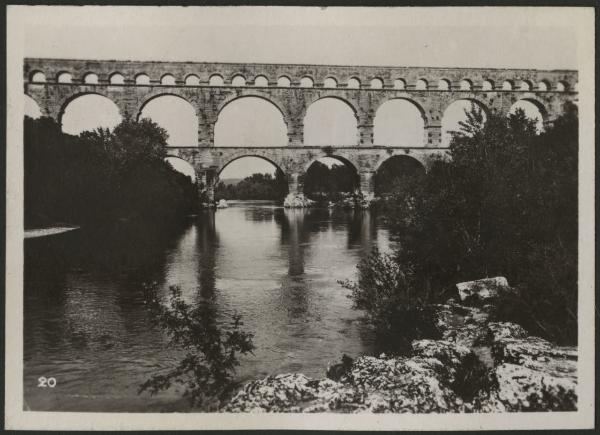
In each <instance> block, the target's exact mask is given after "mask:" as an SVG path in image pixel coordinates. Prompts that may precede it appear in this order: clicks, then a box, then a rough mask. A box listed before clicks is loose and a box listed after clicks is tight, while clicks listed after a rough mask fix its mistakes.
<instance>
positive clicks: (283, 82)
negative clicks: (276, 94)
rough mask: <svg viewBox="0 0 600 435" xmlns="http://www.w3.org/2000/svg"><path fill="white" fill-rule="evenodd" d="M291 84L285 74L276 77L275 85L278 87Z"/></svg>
mask: <svg viewBox="0 0 600 435" xmlns="http://www.w3.org/2000/svg"><path fill="white" fill-rule="evenodd" d="M291 85H292V81H291V80H290V78H289V77H288V76H286V75H283V76H279V77H278V78H277V87H279V88H289V87H290V86H291Z"/></svg>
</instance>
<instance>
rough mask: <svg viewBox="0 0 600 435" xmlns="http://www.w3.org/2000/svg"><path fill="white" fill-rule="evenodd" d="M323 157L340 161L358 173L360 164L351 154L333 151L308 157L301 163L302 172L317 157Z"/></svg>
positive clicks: (316, 159)
mask: <svg viewBox="0 0 600 435" xmlns="http://www.w3.org/2000/svg"><path fill="white" fill-rule="evenodd" d="M325 157H329V158H332V159H336V160H338V161H340V162H342V163H343V164H345V165H347V166H348V167H349V168H351V169H352V170H353V171H354V172H356V173H357V174H358V168H359V167H360V165H359V163H358V160H356V159H354V158H352V156H349V155H345V154H342V153H336V152H333V153H332V154H327V153H323V155H320V156H314V157H313V158H311V159H309V160H308V161H307V162H305V163H304V164H303V165H302V171H303V172H304V173H306V171H307V170H308V168H310V166H311V165H312V164H313V163H315V162H316V161H318V160H319V159H322V158H325Z"/></svg>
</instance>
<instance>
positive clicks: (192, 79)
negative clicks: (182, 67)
mask: <svg viewBox="0 0 600 435" xmlns="http://www.w3.org/2000/svg"><path fill="white" fill-rule="evenodd" d="M184 83H185V85H186V86H200V78H199V77H198V76H197V75H196V74H188V75H187V76H185V81H184Z"/></svg>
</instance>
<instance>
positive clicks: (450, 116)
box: [441, 97, 490, 146]
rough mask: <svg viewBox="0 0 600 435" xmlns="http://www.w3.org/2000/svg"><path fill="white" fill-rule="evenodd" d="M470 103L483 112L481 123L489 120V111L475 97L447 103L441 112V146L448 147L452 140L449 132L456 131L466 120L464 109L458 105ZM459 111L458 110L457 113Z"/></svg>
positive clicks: (483, 103)
mask: <svg viewBox="0 0 600 435" xmlns="http://www.w3.org/2000/svg"><path fill="white" fill-rule="evenodd" d="M463 102H465V103H470V104H471V105H475V106H477V107H478V108H479V109H481V111H482V112H483V122H486V120H487V119H488V118H489V115H490V109H489V108H488V106H487V105H486V104H485V102H483V101H481V100H479V99H478V98H475V97H469V98H458V99H455V100H452V101H450V102H449V104H448V105H447V106H446V107H445V108H444V110H443V112H442V123H441V124H442V125H441V126H442V131H441V133H442V146H448V145H449V144H450V141H451V139H452V136H451V134H450V132H451V131H456V130H457V128H458V126H459V123H460V122H462V121H464V120H465V119H466V115H465V113H464V110H466V107H464V106H463V107H459V104H460V103H463ZM459 109H462V110H460V112H459Z"/></svg>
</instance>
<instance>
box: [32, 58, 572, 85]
mask: <svg viewBox="0 0 600 435" xmlns="http://www.w3.org/2000/svg"><path fill="white" fill-rule="evenodd" d="M36 72H42V73H43V74H44V75H45V77H46V80H47V81H48V82H56V81H57V78H58V76H59V74H61V73H63V72H68V73H70V74H71V76H72V77H73V82H74V83H83V82H84V78H85V76H86V75H87V74H89V73H94V74H96V75H97V77H98V83H100V84H108V83H109V82H110V78H111V76H112V75H114V74H117V73H118V74H120V75H121V76H122V77H123V79H124V83H125V84H134V83H135V78H136V77H137V76H138V75H140V74H145V75H147V76H148V77H149V79H150V84H160V83H161V80H162V79H163V77H164V76H165V75H170V76H172V77H173V79H174V82H175V84H177V85H184V84H185V83H186V79H189V78H190V77H192V76H194V77H197V79H198V80H197V83H198V84H200V85H203V84H206V85H208V84H209V80H210V77H211V76H213V75H219V76H220V77H222V78H223V82H224V84H225V85H230V84H232V81H233V79H234V77H236V76H241V77H243V78H244V80H245V81H246V83H247V84H250V85H252V84H254V81H255V79H256V78H257V77H265V78H266V79H267V83H270V84H276V83H277V80H278V79H279V78H281V77H287V78H288V79H289V82H290V85H291V86H292V87H297V86H300V84H301V79H302V78H310V79H311V80H312V81H313V85H314V86H315V87H317V88H319V87H321V88H322V87H323V86H324V82H325V80H326V79H327V78H332V79H334V80H335V81H336V83H337V86H338V87H343V88H347V87H348V81H349V80H350V79H356V80H358V82H359V84H360V87H361V89H363V88H372V87H373V86H375V87H378V86H380V85H381V87H382V88H383V89H392V88H399V87H402V88H405V89H408V90H414V89H415V88H416V87H417V86H418V85H417V83H418V81H419V80H425V81H426V82H427V84H428V87H429V89H437V88H438V83H439V82H440V81H441V80H445V81H446V82H447V83H448V84H449V87H450V90H455V89H460V88H461V82H463V81H466V82H469V83H470V84H471V86H472V89H474V90H484V88H485V87H486V86H488V84H486V82H488V83H489V84H491V86H492V89H495V90H500V89H502V86H503V83H504V82H506V81H508V82H510V83H512V85H513V87H514V88H516V89H520V87H521V85H523V84H524V83H528V84H529V85H530V88H531V89H537V87H538V85H539V84H540V83H545V84H546V87H547V88H548V90H550V91H553V90H560V91H562V90H563V89H564V88H566V89H564V90H567V91H568V90H573V89H574V88H575V85H576V83H577V72H575V71H571V70H535V69H512V68H437V67H397V66H341V65H300V64H261V63H217V62H150V61H122V60H81V59H44V58H26V59H25V68H24V80H25V82H28V81H30V80H31V79H32V76H33V74H34V73H36ZM373 80H375V82H373ZM188 81H189V82H191V81H190V80H188ZM194 82H195V81H194ZM561 83H562V85H559V84H561ZM563 87H564V88H563Z"/></svg>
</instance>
